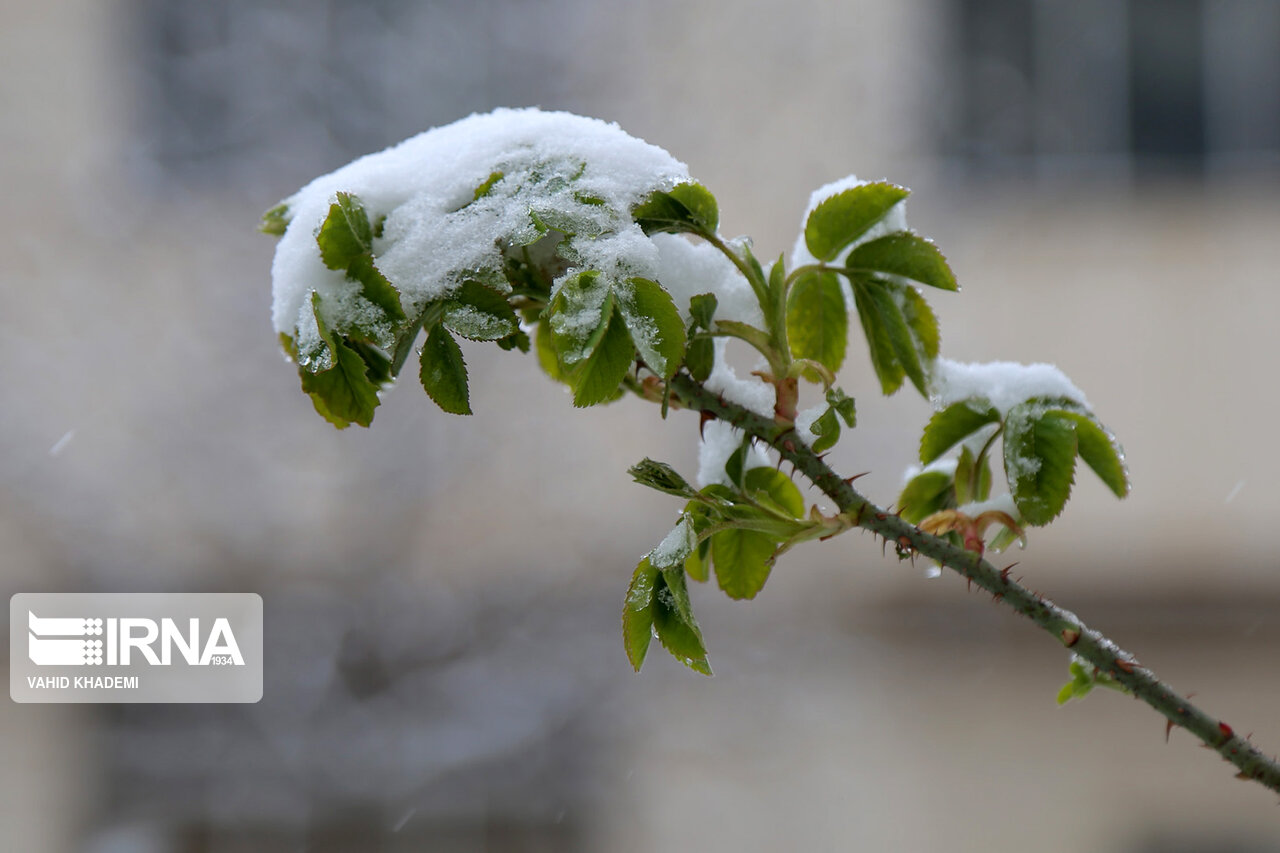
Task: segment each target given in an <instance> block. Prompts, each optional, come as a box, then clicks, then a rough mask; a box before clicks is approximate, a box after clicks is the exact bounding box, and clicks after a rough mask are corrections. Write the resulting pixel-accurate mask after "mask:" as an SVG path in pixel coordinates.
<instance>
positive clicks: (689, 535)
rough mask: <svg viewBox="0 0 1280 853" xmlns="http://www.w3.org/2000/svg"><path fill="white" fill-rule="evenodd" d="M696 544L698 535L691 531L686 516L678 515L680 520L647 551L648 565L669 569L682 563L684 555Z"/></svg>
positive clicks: (691, 528) (691, 527) (690, 525)
mask: <svg viewBox="0 0 1280 853" xmlns="http://www.w3.org/2000/svg"><path fill="white" fill-rule="evenodd" d="M697 545H698V535H697V534H696V533H694V531H693V525H692V524H690V523H689V518H688V516H684V515H682V516H680V521H679V522H677V524H676V526H675V527H673V528H671V532H670V533H668V534H667V535H666V536H665V537H664V538H663V540H662V541H661V542H659V543H658V547H656V548H654V549H653V550H652V551H650V552H649V565H651V566H653V567H654V568H655V569H671V568H674V567H676V566H677V565H680V564H683V563H684V560H685V557H688V556H689V553H690V552H691V551H693V549H694V548H696V547H697Z"/></svg>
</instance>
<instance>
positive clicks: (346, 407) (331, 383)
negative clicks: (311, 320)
mask: <svg viewBox="0 0 1280 853" xmlns="http://www.w3.org/2000/svg"><path fill="white" fill-rule="evenodd" d="M311 313H312V316H314V317H315V321H316V328H317V329H319V333H320V339H321V341H323V343H322V347H323V348H324V349H327V350H328V352H329V354H330V356H331V357H330V359H328V367H327V368H326V369H325V370H322V371H313V370H311V369H310V368H309V365H307V364H302V363H301V362H300V363H299V365H298V373H299V375H300V376H301V378H302V390H303V391H305V392H306V393H307V394H309V395H310V396H311V403H312V405H313V406H315V409H316V411H317V412H318V413H319V414H320V416H321V417H323V418H324V419H325V420H327V421H328V422H329V423H331V424H333V425H334V426H336V427H337V428H338V429H346V428H347V427H348V426H350V425H351V424H353V423H357V424H360V426H365V427H367V426H368V425H369V424H370V423H372V422H373V411H374V409H376V408H377V407H378V403H379V400H378V384H377V383H376V382H375V381H374V380H373V379H371V378H370V377H369V365H367V364H366V363H365V360H364V358H362V357H361V354H360V352H359V351H357V350H356V349H355V348H354V347H353V346H352V345H351V343H350V342H349V341H347V339H346V338H343V337H342V336H340V335H336V334H334V333H333V332H331V331H330V330H329V327H328V325H327V324H326V323H325V322H324V318H323V317H322V316H321V313H320V294H318V293H316V292H315V291H312V292H311ZM315 363H316V361H315V360H313V361H311V362H310V364H312V365H313V364H315Z"/></svg>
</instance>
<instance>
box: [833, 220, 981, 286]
mask: <svg viewBox="0 0 1280 853" xmlns="http://www.w3.org/2000/svg"><path fill="white" fill-rule="evenodd" d="M845 266H847V267H849V268H850V269H855V270H860V271H867V272H877V273H889V274H891V275H900V276H902V277H903V278H909V279H911V280H912V281H918V282H920V283H921V284H927V285H929V286H930V287H937V288H940V289H942V290H959V289H960V288H959V287H957V286H956V277H955V275H954V274H953V273H952V272H951V267H950V266H948V265H947V259H946V258H945V257H943V255H942V252H940V251H938V247H937V246H935V245H934V244H933V243H932V242H930V241H929V240H926V239H925V238H923V237H921V236H919V235H917V234H913V233H911V232H910V231H896V232H894V233H893V234H888V235H886V236H884V237H879V238H877V239H875V240H868V241H867V242H865V243H862V244H860V245H858V246H855V247H854V249H853V251H852V252H850V253H849V258H848V259H847V260H846V261H845Z"/></svg>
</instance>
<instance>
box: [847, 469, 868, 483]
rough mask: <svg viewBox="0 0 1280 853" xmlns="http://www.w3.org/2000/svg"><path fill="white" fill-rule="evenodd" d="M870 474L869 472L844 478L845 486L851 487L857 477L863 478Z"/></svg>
mask: <svg viewBox="0 0 1280 853" xmlns="http://www.w3.org/2000/svg"><path fill="white" fill-rule="evenodd" d="M870 473H871V472H870V471H863V472H862V473H861V474H854V475H853V476H852V477H845V478H844V482H845V485H847V486H852V485H853V481H854V480H856V479H858V478H859V477H865V476H867V475H868V474H870Z"/></svg>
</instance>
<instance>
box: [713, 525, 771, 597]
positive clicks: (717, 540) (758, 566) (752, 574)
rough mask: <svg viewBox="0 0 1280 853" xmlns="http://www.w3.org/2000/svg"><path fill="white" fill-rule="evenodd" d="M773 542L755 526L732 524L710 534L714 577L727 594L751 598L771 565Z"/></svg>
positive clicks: (767, 573) (758, 590)
mask: <svg viewBox="0 0 1280 853" xmlns="http://www.w3.org/2000/svg"><path fill="white" fill-rule="evenodd" d="M776 549H777V544H776V543H775V542H774V540H773V538H772V537H770V536H769V535H768V534H766V533H761V532H760V531H758V530H743V529H742V528H737V527H733V528H730V529H728V530H721V531H720V532H719V533H716V534H714V535H713V536H712V537H711V558H712V560H713V562H714V563H715V569H716V581H717V582H718V583H719V584H720V588H721V589H722V590H724V591H725V593H726V594H727V595H728V596H729V597H730V598H737V599H744V598H755V597H756V593H758V592H760V590H761V588H763V587H764V584H765V581H767V580H768V579H769V572H770V570H771V569H772V568H773V553H774V551H775V550H776Z"/></svg>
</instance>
